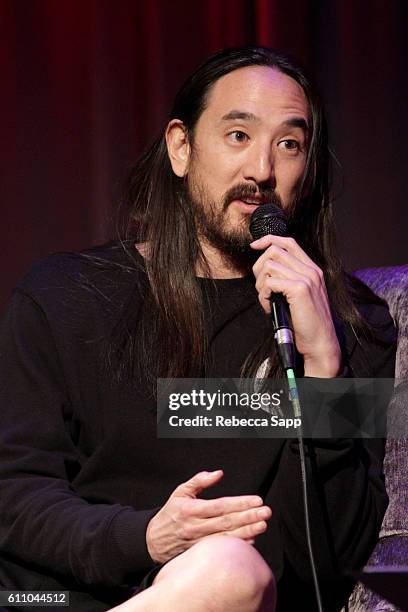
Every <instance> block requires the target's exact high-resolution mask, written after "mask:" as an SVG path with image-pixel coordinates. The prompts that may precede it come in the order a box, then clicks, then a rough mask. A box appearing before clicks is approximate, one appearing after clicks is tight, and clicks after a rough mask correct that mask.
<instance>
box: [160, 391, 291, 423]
mask: <svg viewBox="0 0 408 612" xmlns="http://www.w3.org/2000/svg"><path fill="white" fill-rule="evenodd" d="M283 393H284V391H283V390H282V389H280V390H279V391H275V392H274V393H268V392H264V393H258V392H254V393H247V392H237V391H221V390H220V389H217V391H215V392H210V391H206V390H204V389H191V390H190V391H189V392H187V391H184V392H178V393H175V392H173V393H170V394H169V400H168V407H169V410H171V411H180V410H181V409H186V408H187V409H188V408H190V409H193V412H195V410H194V409H197V411H198V410H202V411H205V413H206V414H195V415H194V416H192V415H191V414H190V415H189V416H187V417H186V416H181V415H180V414H171V415H169V417H168V423H169V426H170V427H182V428H184V427H187V428H191V427H194V428H196V427H198V428H200V427H206V428H213V427H215V428H217V427H218V428H236V427H240V428H241V427H256V428H258V427H259V428H263V427H267V428H268V427H283V428H285V429H295V430H296V429H297V428H298V427H300V425H301V419H299V418H291V417H283V416H281V412H280V407H281V400H282V395H283ZM232 409H234V410H237V411H239V414H234V413H231V414H230V411H232ZM226 410H228V412H225V411H226ZM248 410H251V411H252V413H251V412H250V413H249V414H247V411H248ZM271 410H272V411H275V412H276V413H275V414H268V413H270V412H271ZM257 411H261V412H260V413H258V412H257ZM278 411H279V414H278ZM189 412H191V410H189ZM210 412H211V416H209V414H208V413H210ZM183 415H184V410H183ZM244 415H246V416H244Z"/></svg>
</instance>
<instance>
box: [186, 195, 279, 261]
mask: <svg viewBox="0 0 408 612" xmlns="http://www.w3.org/2000/svg"><path fill="white" fill-rule="evenodd" d="M187 195H188V198H189V200H190V205H191V206H192V208H193V210H194V215H195V221H196V227H197V232H198V236H199V237H200V238H201V239H204V240H205V241H206V242H207V243H208V244H210V245H211V246H213V247H214V248H216V249H217V250H218V251H219V253H221V255H222V256H223V258H224V259H225V260H226V261H227V262H228V264H229V265H232V266H233V267H235V268H237V269H240V270H242V271H243V272H247V271H249V269H250V268H251V267H252V265H253V264H254V262H255V260H256V259H257V258H258V257H259V252H256V251H254V250H253V249H251V247H250V246H249V243H250V242H252V240H253V238H252V236H251V232H250V230H249V225H250V221H251V215H249V214H243V215H242V217H241V219H240V221H239V223H238V224H236V223H234V225H233V226H232V225H230V224H229V223H228V219H226V211H227V209H228V207H229V205H230V204H231V202H233V201H234V200H243V201H245V200H247V199H251V198H254V196H256V197H257V198H258V199H259V200H260V202H261V206H262V205H263V204H266V203H268V204H274V205H275V206H278V207H279V208H282V202H281V200H280V198H279V196H278V195H277V194H276V193H275V191H274V190H273V189H272V188H269V187H266V188H264V189H257V188H256V186H251V185H245V184H243V185H242V184H241V185H236V186H235V187H232V188H231V189H229V190H228V191H227V192H226V193H225V195H224V198H223V202H222V205H221V206H219V205H218V206H217V204H216V203H215V202H210V201H208V198H207V197H206V194H205V193H204V191H203V189H200V188H199V187H198V185H192V186H189V193H188V194H187Z"/></svg>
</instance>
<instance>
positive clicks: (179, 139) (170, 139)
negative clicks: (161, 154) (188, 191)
mask: <svg viewBox="0 0 408 612" xmlns="http://www.w3.org/2000/svg"><path fill="white" fill-rule="evenodd" d="M166 144H167V152H168V154H169V158H170V163H171V167H172V168H173V172H174V174H176V175H177V176H179V177H180V178H181V177H183V176H185V175H186V173H187V168H188V162H189V160H190V143H189V141H188V135H187V130H186V127H185V125H184V123H183V122H182V121H181V120H180V119H172V120H171V121H170V123H169V124H168V126H167V128H166Z"/></svg>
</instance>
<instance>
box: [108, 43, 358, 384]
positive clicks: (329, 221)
mask: <svg viewBox="0 0 408 612" xmlns="http://www.w3.org/2000/svg"><path fill="white" fill-rule="evenodd" d="M248 66H268V67H272V68H275V69H277V70H279V71H280V72H282V73H284V74H286V75H288V76H290V77H291V78H293V79H294V80H295V81H296V82H297V83H299V85H300V86H301V87H302V89H303V91H304V93H305V95H306V98H307V100H308V104H309V112H310V119H311V138H310V144H309V151H308V157H307V163H306V168H305V171H304V175H303V178H302V182H301V185H300V187H299V193H300V194H302V197H300V198H299V202H298V204H297V205H296V207H295V210H294V212H293V224H292V227H293V236H294V237H295V238H296V240H297V241H298V243H299V244H300V245H301V246H302V247H303V248H304V250H305V251H306V252H307V253H308V254H309V255H310V257H312V259H314V261H315V262H316V263H317V264H318V265H319V266H320V267H321V268H322V269H323V270H324V273H325V279H326V284H327V287H328V292H329V296H330V300H331V305H332V308H333V310H334V311H335V312H336V314H337V315H338V317H340V318H341V319H343V320H345V321H348V322H352V323H354V324H355V325H359V323H360V319H359V315H358V313H357V311H356V309H355V308H354V306H353V303H352V301H351V298H350V295H349V292H348V291H347V288H346V285H345V281H344V277H343V272H342V267H341V263H340V259H339V258H338V256H337V249H336V245H335V235H334V224H333V218H332V207H331V201H330V195H329V157H330V156H329V149H328V142H327V128H326V121H325V117H324V113H323V110H322V106H321V104H320V101H319V99H318V97H317V95H316V94H315V92H314V90H313V88H312V86H311V84H310V82H309V80H308V79H307V77H306V76H305V74H304V72H303V70H302V69H301V68H300V67H299V66H298V65H297V64H296V63H295V62H294V61H293V60H292V59H290V58H289V57H287V56H286V55H283V54H282V53H279V52H276V51H274V50H271V49H268V48H264V47H244V48H233V49H227V50H224V51H221V52H219V53H216V54H215V55H213V56H211V57H210V58H209V59H208V60H207V61H206V62H204V63H203V64H202V65H201V66H199V67H198V69H197V70H196V71H195V72H194V73H193V74H192V75H191V76H190V77H189V78H188V79H187V80H186V81H185V83H184V84H183V86H182V87H181V89H180V91H179V92H178V94H177V96H176V98H175V102H174V106H173V108H172V111H171V113H170V116H169V119H173V118H177V119H180V120H181V121H182V122H183V124H184V126H185V128H186V131H187V136H188V138H189V141H190V144H192V145H193V143H194V128H195V126H196V123H197V121H198V119H199V117H200V115H201V113H202V112H203V110H204V109H205V108H206V104H207V101H208V96H209V93H210V91H211V88H212V86H213V85H214V83H215V82H216V81H217V80H218V79H219V78H221V77H222V76H224V75H226V74H228V73H230V72H232V71H234V70H237V69H239V68H244V67H248ZM184 194H185V184H184V180H183V179H181V178H179V177H177V176H176V175H175V174H174V173H173V171H172V168H171V165H170V160H169V156H168V153H167V147H166V141H165V129H163V131H162V133H161V134H160V135H159V137H158V138H157V139H156V140H155V141H154V142H153V144H152V145H151V146H150V147H149V148H148V149H147V150H146V151H145V152H144V153H143V154H142V155H141V157H140V158H139V160H138V161H137V163H136V165H135V166H134V168H133V170H132V172H131V174H130V176H129V179H128V182H127V185H126V191H125V196H124V198H123V201H122V204H121V208H120V223H119V225H118V228H119V229H118V233H119V238H120V239H121V240H122V242H123V244H124V245H126V244H127V243H128V241H130V244H131V245H132V246H131V249H134V246H133V245H134V243H135V242H139V243H145V244H147V245H148V256H147V257H146V258H145V264H144V265H145V268H146V273H147V277H148V283H147V284H146V285H144V286H139V287H137V288H136V289H135V290H136V291H138V292H139V294H140V295H139V298H140V297H141V299H142V303H143V306H142V308H141V311H139V312H138V313H137V316H135V313H134V312H133V313H132V302H131V301H130V302H129V304H128V307H127V311H125V312H123V313H122V316H121V318H120V320H119V322H118V324H117V326H116V327H115V329H114V332H113V333H114V341H113V342H112V344H111V347H110V351H109V360H110V362H111V363H112V365H113V366H114V368H115V371H116V372H117V373H118V374H119V375H122V374H123V373H124V371H125V370H127V371H129V372H135V366H138V367H137V368H136V370H138V371H139V372H143V374H144V375H146V374H147V375H148V376H149V377H151V378H152V379H155V378H156V377H186V376H189V377H195V376H204V375H205V365H206V358H207V349H208V341H207V338H206V333H205V321H204V308H203V296H202V292H201V290H200V286H199V284H198V281H197V279H196V275H195V265H196V262H197V260H198V259H199V258H201V259H202V258H203V255H202V252H201V248H200V244H199V241H198V238H197V231H196V226H195V219H194V214H193V211H192V209H191V207H190V206H188V205H186V198H185V196H184ZM132 258H133V259H134V257H133V256H132ZM136 349H137V350H136ZM268 351H269V347H268V346H267V345H264V346H263V347H260V348H259V349H258V350H256V351H255V352H254V354H253V355H252V358H250V359H249V360H247V363H246V366H245V369H244V375H245V376H250V375H253V374H254V372H255V371H256V368H257V367H258V365H259V363H260V362H261V361H262V360H263V359H264V358H265V356H266V355H267V353H268ZM115 364H116V365H115Z"/></svg>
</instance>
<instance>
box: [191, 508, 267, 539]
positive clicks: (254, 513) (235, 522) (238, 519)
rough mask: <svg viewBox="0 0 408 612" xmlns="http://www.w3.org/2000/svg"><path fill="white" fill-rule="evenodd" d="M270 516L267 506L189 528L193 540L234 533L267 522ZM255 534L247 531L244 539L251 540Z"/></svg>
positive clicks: (226, 515) (208, 520)
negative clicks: (192, 532)
mask: <svg viewBox="0 0 408 612" xmlns="http://www.w3.org/2000/svg"><path fill="white" fill-rule="evenodd" d="M271 516H272V510H271V509H270V508H269V507H268V506H261V507H260V508H253V509H251V510H245V511H243V512H232V513H230V514H225V515H223V516H217V517H214V518H209V519H204V520H200V522H199V523H196V524H195V525H194V524H193V525H192V526H191V531H194V538H202V537H205V536H207V535H210V534H213V533H223V532H232V531H234V532H235V531H236V530H237V529H240V528H243V527H248V526H250V525H256V524H258V523H263V522H265V521H267V520H269V519H270V518H271ZM245 533H246V532H245ZM256 533H257V532H256ZM256 533H254V532H253V531H252V530H249V532H248V535H247V536H245V537H248V538H251V537H253V536H254V535H256Z"/></svg>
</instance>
